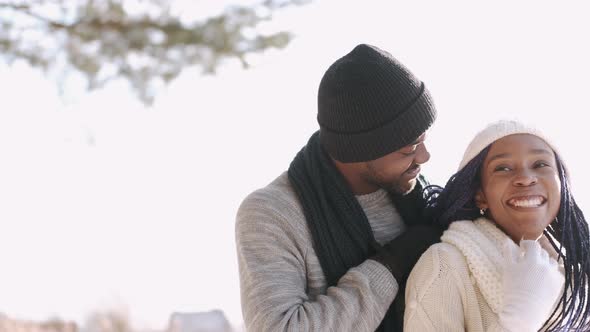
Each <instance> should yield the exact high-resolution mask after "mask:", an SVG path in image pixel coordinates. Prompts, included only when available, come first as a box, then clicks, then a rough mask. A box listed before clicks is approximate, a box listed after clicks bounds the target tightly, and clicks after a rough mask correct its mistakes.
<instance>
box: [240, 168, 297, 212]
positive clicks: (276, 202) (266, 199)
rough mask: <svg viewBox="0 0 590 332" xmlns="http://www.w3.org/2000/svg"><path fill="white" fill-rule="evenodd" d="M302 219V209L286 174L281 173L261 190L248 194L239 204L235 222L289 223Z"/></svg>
mask: <svg viewBox="0 0 590 332" xmlns="http://www.w3.org/2000/svg"><path fill="white" fill-rule="evenodd" d="M301 218H304V217H303V209H302V207H301V203H300V202H299V199H298V197H297V194H296V192H295V190H294V189H293V187H292V185H291V183H290V181H289V177H288V175H287V172H284V173H282V174H281V175H279V176H278V177H277V178H276V179H274V180H273V181H272V182H271V183H269V184H268V185H266V186H265V187H263V188H260V189H257V190H255V191H253V192H252V193H250V194H249V195H248V196H247V197H246V198H245V199H244V200H243V201H242V203H241V204H240V207H239V209H238V213H237V222H238V223H240V222H242V223H243V222H257V223H260V222H264V220H268V221H272V222H279V221H280V220H284V221H286V222H291V221H293V220H294V219H296V220H299V219H301Z"/></svg>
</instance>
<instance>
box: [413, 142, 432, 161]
mask: <svg viewBox="0 0 590 332" xmlns="http://www.w3.org/2000/svg"><path fill="white" fill-rule="evenodd" d="M416 149H417V151H416V157H415V158H414V162H415V163H416V164H418V165H421V164H424V163H426V162H427V161H428V160H430V152H428V149H427V148H426V144H424V143H422V144H418V147H417V148H416Z"/></svg>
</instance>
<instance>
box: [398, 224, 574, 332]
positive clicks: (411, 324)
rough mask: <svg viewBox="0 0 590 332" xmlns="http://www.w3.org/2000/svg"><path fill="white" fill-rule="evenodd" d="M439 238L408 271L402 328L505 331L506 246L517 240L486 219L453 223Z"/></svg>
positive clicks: (475, 331) (410, 329)
mask: <svg viewBox="0 0 590 332" xmlns="http://www.w3.org/2000/svg"><path fill="white" fill-rule="evenodd" d="M441 239H442V243H438V244H435V245H433V246H432V247H430V248H429V249H428V250H427V251H426V252H425V253H424V254H423V255H422V257H421V258H420V260H419V261H418V263H417V264H416V266H415V267H414V269H413V270H412V273H411V274H410V277H409V279H408V283H407V288H406V311H405V316H404V331H407V332H414V331H420V332H424V331H453V332H455V331H469V332H480V331H481V332H484V331H485V332H490V331H505V329H504V328H503V327H502V326H501V325H500V321H499V312H500V311H501V307H502V301H503V292H502V267H503V265H504V264H503V261H504V259H505V258H504V257H503V254H502V248H503V246H506V245H513V246H516V244H515V243H514V242H512V241H511V240H510V238H509V237H508V236H507V235H505V234H504V233H503V232H502V231H501V230H499V229H498V228H497V227H496V226H495V225H494V224H493V223H492V222H491V221H489V220H487V219H484V218H480V219H477V220H475V221H457V222H453V223H452V224H451V226H450V227H449V229H448V230H447V231H445V233H444V234H443V236H442V238H441ZM562 281H563V280H560V284H562V283H563V282H562ZM556 287H560V285H556ZM546 301H551V302H550V305H553V304H554V303H555V299H546ZM547 318H549V317H547ZM527 330H528V328H527ZM533 330H536V329H535V328H533Z"/></svg>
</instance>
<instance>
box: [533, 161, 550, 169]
mask: <svg viewBox="0 0 590 332" xmlns="http://www.w3.org/2000/svg"><path fill="white" fill-rule="evenodd" d="M549 166H550V165H549V163H546V162H544V161H537V162H536V163H535V168H541V167H549Z"/></svg>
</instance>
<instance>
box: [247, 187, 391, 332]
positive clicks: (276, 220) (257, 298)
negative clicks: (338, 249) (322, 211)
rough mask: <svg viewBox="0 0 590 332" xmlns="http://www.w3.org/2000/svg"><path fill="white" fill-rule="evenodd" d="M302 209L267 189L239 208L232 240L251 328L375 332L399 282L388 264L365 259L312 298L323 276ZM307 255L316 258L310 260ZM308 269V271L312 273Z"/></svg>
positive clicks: (248, 325)
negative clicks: (311, 288)
mask: <svg viewBox="0 0 590 332" xmlns="http://www.w3.org/2000/svg"><path fill="white" fill-rule="evenodd" d="M302 218H303V217H302V215H301V213H300V212H298V211H296V209H295V208H294V207H291V206H290V205H289V204H288V203H285V202H281V201H280V199H278V198H277V197H273V195H272V194H271V193H269V192H260V191H259V192H256V193H254V194H252V195H250V196H249V197H248V198H247V199H246V200H245V201H244V203H242V206H241V207H240V210H239V211H238V215H237V222H236V245H237V251H238V262H239V270H240V289H241V300H242V312H243V314H244V321H245V323H246V327H247V329H248V330H249V331H374V330H375V329H376V328H377V327H378V326H379V324H380V323H381V320H382V319H383V317H384V315H385V313H386V311H387V309H388V308H389V306H390V304H391V302H392V301H393V298H394V297H395V295H396V293H397V290H398V285H397V282H396V281H395V279H394V278H393V276H392V275H391V273H390V272H389V271H388V270H387V268H386V267H384V266H383V265H381V264H379V263H378V262H376V261H373V260H367V261H365V262H364V263H362V264H360V265H359V266H357V267H354V268H351V269H350V270H349V271H348V272H347V273H346V274H345V275H344V276H342V278H341V279H340V280H339V282H338V284H337V285H336V286H334V287H330V288H328V289H327V291H326V293H325V294H322V295H318V296H316V297H315V298H313V299H312V298H310V296H309V295H308V290H307V287H308V283H314V282H315V283H317V282H318V280H316V281H314V280H308V278H309V277H312V278H321V276H322V272H321V270H318V271H317V272H319V273H313V271H308V269H310V268H312V269H313V267H314V266H317V268H318V269H319V263H317V257H316V256H315V253H314V252H313V249H312V245H311V239H310V237H309V233H308V231H307V228H306V227H307V226H306V224H305V220H304V219H302ZM310 260H314V261H315V262H314V263H312V264H311V265H310V262H309V261H310ZM310 272H312V273H310Z"/></svg>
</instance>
